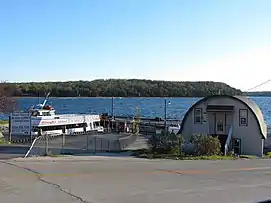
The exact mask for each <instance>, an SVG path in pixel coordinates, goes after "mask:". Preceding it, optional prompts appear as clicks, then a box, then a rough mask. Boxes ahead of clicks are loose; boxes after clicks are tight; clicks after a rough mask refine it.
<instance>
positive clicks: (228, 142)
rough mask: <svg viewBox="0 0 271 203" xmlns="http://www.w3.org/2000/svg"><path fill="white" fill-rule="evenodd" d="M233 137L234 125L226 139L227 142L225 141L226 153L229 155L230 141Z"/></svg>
mask: <svg viewBox="0 0 271 203" xmlns="http://www.w3.org/2000/svg"><path fill="white" fill-rule="evenodd" d="M231 137H232V126H231V127H230V129H229V133H228V137H227V140H226V143H225V149H224V155H227V153H228V150H229V146H230V143H231Z"/></svg>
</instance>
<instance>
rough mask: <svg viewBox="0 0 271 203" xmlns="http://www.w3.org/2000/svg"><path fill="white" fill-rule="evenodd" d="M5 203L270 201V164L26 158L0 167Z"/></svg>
mask: <svg viewBox="0 0 271 203" xmlns="http://www.w3.org/2000/svg"><path fill="white" fill-rule="evenodd" d="M0 171H1V176H0V187H1V188H0V196H1V201H3V202H6V203H9V202H10V203H13V202H21V203H23V202H25V203H26V202H27V203H32V202H33V203H34V202H35V203H37V202H39V203H43V202H47V203H48V202H56V203H62V202H63V203H64V202H65V203H74V202H75V203H76V202H85V203H87V202H89V203H90V202H91V203H134V202H137V203H138V202H140V203H141V202H144V203H145V202H146V203H165V202H170V203H175V202H176V203H177V202H178V203H179V202H219V203H223V202H257V201H260V200H266V199H268V198H271V193H270V191H271V160H237V161H172V160H144V159H135V158H130V157H127V158H117V157H87V156H86V157H59V158H49V157H47V158H28V159H26V160H25V159H16V160H9V161H2V162H1V163H0Z"/></svg>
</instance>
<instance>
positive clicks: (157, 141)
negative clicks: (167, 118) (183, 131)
mask: <svg viewBox="0 0 271 203" xmlns="http://www.w3.org/2000/svg"><path fill="white" fill-rule="evenodd" d="M183 144H184V140H183V137H182V136H181V135H178V134H177V135H176V134H174V133H170V134H168V135H164V134H161V135H152V136H151V138H150V139H149V140H148V145H149V147H150V149H151V151H152V152H153V153H159V154H176V155H177V154H180V152H181V149H182V147H183Z"/></svg>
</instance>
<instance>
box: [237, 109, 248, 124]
mask: <svg viewBox="0 0 271 203" xmlns="http://www.w3.org/2000/svg"><path fill="white" fill-rule="evenodd" d="M239 125H240V126H247V125H248V110H247V109H240V110H239Z"/></svg>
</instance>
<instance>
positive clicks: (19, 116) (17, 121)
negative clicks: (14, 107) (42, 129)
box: [10, 113, 31, 135]
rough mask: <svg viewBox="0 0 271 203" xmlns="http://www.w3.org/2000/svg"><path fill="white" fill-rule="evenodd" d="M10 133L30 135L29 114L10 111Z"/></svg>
mask: <svg viewBox="0 0 271 203" xmlns="http://www.w3.org/2000/svg"><path fill="white" fill-rule="evenodd" d="M10 131H11V134H17V135H30V134H31V114H30V113H12V114H11V115H10Z"/></svg>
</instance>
